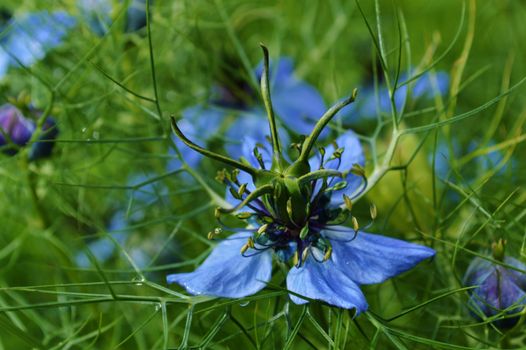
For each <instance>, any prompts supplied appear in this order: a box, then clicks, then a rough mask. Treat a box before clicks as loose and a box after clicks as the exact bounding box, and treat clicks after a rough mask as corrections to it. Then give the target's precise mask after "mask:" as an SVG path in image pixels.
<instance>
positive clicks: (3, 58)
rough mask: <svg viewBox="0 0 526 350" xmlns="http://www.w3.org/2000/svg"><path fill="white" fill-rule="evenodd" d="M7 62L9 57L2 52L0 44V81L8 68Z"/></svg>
mask: <svg viewBox="0 0 526 350" xmlns="http://www.w3.org/2000/svg"><path fill="white" fill-rule="evenodd" d="M9 60H10V57H9V55H8V54H7V52H5V51H4V49H3V48H2V45H1V44H0V79H2V78H3V77H4V75H5V74H6V73H7V69H8V68H9Z"/></svg>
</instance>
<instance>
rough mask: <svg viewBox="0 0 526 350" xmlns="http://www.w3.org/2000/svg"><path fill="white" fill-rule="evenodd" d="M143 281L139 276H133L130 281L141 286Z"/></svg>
mask: <svg viewBox="0 0 526 350" xmlns="http://www.w3.org/2000/svg"><path fill="white" fill-rule="evenodd" d="M144 281H145V279H144V277H141V276H135V277H134V278H133V279H132V282H134V283H135V285H136V286H142V284H143V283H144Z"/></svg>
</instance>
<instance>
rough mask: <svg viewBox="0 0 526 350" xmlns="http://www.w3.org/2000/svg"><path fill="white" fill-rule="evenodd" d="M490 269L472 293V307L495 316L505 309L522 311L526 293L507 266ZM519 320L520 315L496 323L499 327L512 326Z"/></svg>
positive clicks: (487, 314) (507, 310)
mask: <svg viewBox="0 0 526 350" xmlns="http://www.w3.org/2000/svg"><path fill="white" fill-rule="evenodd" d="M489 271H490V272H491V273H489V274H487V275H486V277H485V279H484V280H482V281H480V283H479V287H478V288H476V289H475V290H474V291H473V292H472V293H471V298H470V301H469V303H470V304H471V306H472V308H473V309H474V310H478V311H480V312H482V313H483V314H484V315H486V316H494V315H496V314H498V313H501V312H502V311H505V310H506V313H508V314H515V313H518V312H520V311H521V310H522V309H523V308H524V306H525V305H526V293H525V292H524V291H523V290H522V289H520V288H519V287H518V286H517V285H516V284H515V282H514V278H513V276H512V275H511V274H510V273H509V271H508V270H506V268H504V267H502V266H495V265H492V267H491V268H490V270H489ZM476 316H479V315H478V314H477V315H476ZM517 321H518V317H513V318H506V319H499V320H498V321H496V322H495V323H496V325H497V326H499V327H512V326H513V325H514V324H515V323H516V322H517Z"/></svg>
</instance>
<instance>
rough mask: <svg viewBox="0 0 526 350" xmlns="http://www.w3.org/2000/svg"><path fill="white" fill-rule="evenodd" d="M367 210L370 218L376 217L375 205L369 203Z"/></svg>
mask: <svg viewBox="0 0 526 350" xmlns="http://www.w3.org/2000/svg"><path fill="white" fill-rule="evenodd" d="M369 211H370V213H371V219H373V220H374V219H376V215H377V214H378V213H377V211H376V205H374V204H371V207H370V208H369Z"/></svg>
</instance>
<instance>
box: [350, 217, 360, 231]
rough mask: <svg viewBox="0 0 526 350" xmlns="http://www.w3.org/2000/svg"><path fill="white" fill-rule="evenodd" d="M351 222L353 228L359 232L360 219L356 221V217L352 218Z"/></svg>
mask: <svg viewBox="0 0 526 350" xmlns="http://www.w3.org/2000/svg"><path fill="white" fill-rule="evenodd" d="M351 221H352V227H353V229H354V231H355V232H358V230H359V229H360V225H359V224H358V219H356V217H354V216H353V217H352V218H351Z"/></svg>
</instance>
